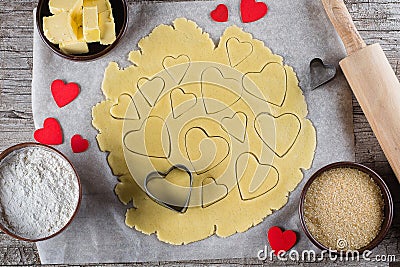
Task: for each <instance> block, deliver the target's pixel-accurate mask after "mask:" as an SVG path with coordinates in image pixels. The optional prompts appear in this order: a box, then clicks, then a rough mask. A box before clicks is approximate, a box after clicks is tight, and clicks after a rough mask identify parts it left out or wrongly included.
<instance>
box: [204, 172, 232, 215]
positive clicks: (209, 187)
mask: <svg viewBox="0 0 400 267" xmlns="http://www.w3.org/2000/svg"><path fill="white" fill-rule="evenodd" d="M207 179H209V180H211V183H208V184H206V185H205V183H204V181H206V180H207ZM212 188H215V190H219V189H222V188H224V193H223V194H219V193H217V196H216V197H217V198H216V199H214V200H212V201H207V203H204V199H205V194H206V193H205V191H206V190H212ZM217 188H218V189H217ZM227 195H228V187H227V186H226V185H224V184H219V183H217V181H216V180H215V179H214V178H213V177H207V178H204V179H203V181H202V182H201V207H202V208H203V209H205V208H207V207H210V206H212V205H214V204H215V203H217V202H219V201H221V200H222V199H224V198H225V197H226V196H227ZM214 197H215V196H214Z"/></svg>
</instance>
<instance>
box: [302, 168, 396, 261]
mask: <svg viewBox="0 0 400 267" xmlns="http://www.w3.org/2000/svg"><path fill="white" fill-rule="evenodd" d="M336 168H353V169H357V170H360V171H362V172H364V173H367V174H368V175H369V176H370V177H371V178H372V179H374V181H375V183H376V184H377V185H378V186H379V188H380V189H381V192H382V197H383V199H384V219H383V222H382V226H381V230H380V232H379V233H378V235H377V236H376V237H375V238H374V239H373V240H372V241H371V243H369V244H368V245H367V246H365V247H363V248H361V249H359V250H358V251H359V252H363V251H365V250H372V249H373V248H375V247H376V246H377V245H378V244H379V243H380V242H381V241H382V240H383V239H384V238H385V236H386V234H387V232H388V231H389V228H390V225H391V224H392V220H393V200H392V196H391V194H390V191H389V189H388V187H387V186H386V184H385V182H384V181H383V180H382V178H381V177H380V176H379V175H378V174H377V173H376V172H374V171H373V170H371V169H370V168H368V167H366V166H364V165H361V164H358V163H354V162H336V163H332V164H329V165H327V166H325V167H323V168H321V169H319V170H318V171H317V172H316V173H314V174H313V175H312V176H311V177H310V179H309V180H308V181H307V183H306V184H305V186H304V188H303V191H302V193H301V196H300V204H299V215H300V221H301V226H302V228H303V231H304V232H305V233H306V235H307V237H308V238H309V239H310V240H311V242H312V243H313V244H314V245H315V246H317V247H318V248H320V249H322V250H329V248H328V247H326V246H324V245H323V244H321V243H320V242H318V241H317V240H316V239H315V238H314V237H313V236H312V234H311V233H310V232H309V231H308V229H307V226H306V223H305V220H304V199H305V196H306V193H307V190H308V188H309V187H310V185H311V184H312V183H313V182H314V180H315V179H316V178H317V177H318V176H320V174H322V173H323V172H325V171H328V170H330V169H336ZM340 253H342V251H338V252H337V253H336V254H340Z"/></svg>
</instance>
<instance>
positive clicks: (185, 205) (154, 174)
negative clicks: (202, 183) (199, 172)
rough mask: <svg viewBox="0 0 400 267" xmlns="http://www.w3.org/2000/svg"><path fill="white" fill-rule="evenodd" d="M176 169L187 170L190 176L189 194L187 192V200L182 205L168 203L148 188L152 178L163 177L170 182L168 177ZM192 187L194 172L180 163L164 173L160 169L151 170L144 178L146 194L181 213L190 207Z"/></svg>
mask: <svg viewBox="0 0 400 267" xmlns="http://www.w3.org/2000/svg"><path fill="white" fill-rule="evenodd" d="M175 169H179V170H182V171H185V172H186V173H187V174H188V176H189V190H188V194H187V197H186V200H185V202H184V203H183V205H181V206H178V205H173V204H168V203H167V201H163V200H162V199H160V198H158V197H157V196H156V195H154V194H153V193H152V192H151V191H150V190H149V188H148V183H149V182H150V181H151V180H154V179H162V180H163V181H165V182H167V183H170V182H168V179H167V178H168V175H169V174H170V173H171V172H172V171H173V170H175ZM170 184H171V183H170ZM175 186H178V185H175ZM178 187H181V188H182V186H178ZM164 188H167V187H164ZM192 188H193V175H192V173H191V172H190V171H189V169H188V168H186V166H184V165H180V164H178V165H174V166H172V167H171V168H170V169H169V170H168V171H166V172H164V173H163V172H158V171H154V172H151V173H149V174H148V175H147V176H146V178H145V180H144V189H145V192H146V194H147V195H148V196H149V197H150V198H151V199H153V200H154V201H155V202H157V203H158V204H160V205H161V206H163V207H166V208H168V209H170V210H173V211H176V212H179V213H185V212H186V211H187V209H188V207H189V202H190V197H191V194H192Z"/></svg>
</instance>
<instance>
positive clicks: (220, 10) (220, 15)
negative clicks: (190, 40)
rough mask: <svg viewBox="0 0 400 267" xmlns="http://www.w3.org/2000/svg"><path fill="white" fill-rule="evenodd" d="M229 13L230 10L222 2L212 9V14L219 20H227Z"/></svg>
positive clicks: (213, 17)
mask: <svg viewBox="0 0 400 267" xmlns="http://www.w3.org/2000/svg"><path fill="white" fill-rule="evenodd" d="M228 14H229V12H228V8H227V7H226V5H224V4H220V5H218V6H217V7H216V8H215V9H214V10H213V11H211V13H210V16H211V18H212V19H213V20H215V21H217V22H226V21H227V20H228Z"/></svg>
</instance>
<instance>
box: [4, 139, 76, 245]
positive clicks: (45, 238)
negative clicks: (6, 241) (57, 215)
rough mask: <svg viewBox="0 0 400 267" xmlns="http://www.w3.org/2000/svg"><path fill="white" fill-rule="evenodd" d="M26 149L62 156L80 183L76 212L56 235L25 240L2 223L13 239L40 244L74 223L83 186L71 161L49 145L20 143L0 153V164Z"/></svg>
mask: <svg viewBox="0 0 400 267" xmlns="http://www.w3.org/2000/svg"><path fill="white" fill-rule="evenodd" d="M26 147H41V148H44V149H47V150H50V151H52V152H55V153H56V154H58V155H59V156H61V157H62V158H64V159H65V160H66V161H67V162H68V163H69V165H70V166H71V167H72V169H73V170H74V172H75V177H76V179H77V181H78V186H79V197H78V203H77V205H76V208H75V211H74V213H73V214H72V216H71V218H70V219H69V221H68V222H67V223H66V224H65V225H64V227H62V228H61V229H60V230H58V231H57V232H55V233H54V234H52V235H50V236H46V237H43V238H39V239H29V238H25V237H22V236H19V235H17V234H15V233H13V232H11V231H9V230H8V229H7V228H6V227H4V226H3V225H2V224H1V223H0V230H1V231H3V232H5V233H6V234H8V235H9V236H11V237H14V238H16V239H19V240H22V241H28V242H38V241H44V240H47V239H50V238H52V237H54V236H56V235H58V234H60V233H61V232H63V231H64V230H65V229H66V228H67V227H68V226H69V225H70V224H71V222H72V221H73V219H74V218H75V216H76V214H77V213H78V210H79V207H80V205H81V201H82V185H81V180H80V178H79V175H78V172H77V171H76V169H75V167H74V166H73V165H72V163H71V161H70V160H69V159H68V158H67V157H66V156H65V155H64V154H63V153H61V152H60V151H58V150H57V149H55V148H53V147H51V146H48V145H43V144H39V143H34V142H27V143H20V144H17V145H14V146H11V147H9V148H7V149H6V150H4V151H3V152H1V153H0V163H1V161H2V160H3V159H4V158H5V157H6V156H7V155H8V154H10V153H11V152H13V151H16V150H19V149H22V148H26Z"/></svg>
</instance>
